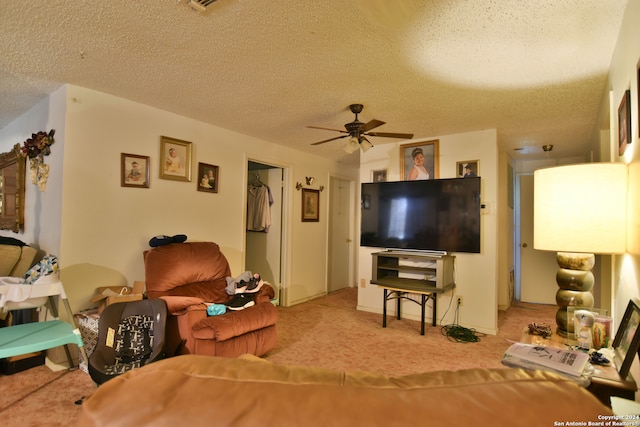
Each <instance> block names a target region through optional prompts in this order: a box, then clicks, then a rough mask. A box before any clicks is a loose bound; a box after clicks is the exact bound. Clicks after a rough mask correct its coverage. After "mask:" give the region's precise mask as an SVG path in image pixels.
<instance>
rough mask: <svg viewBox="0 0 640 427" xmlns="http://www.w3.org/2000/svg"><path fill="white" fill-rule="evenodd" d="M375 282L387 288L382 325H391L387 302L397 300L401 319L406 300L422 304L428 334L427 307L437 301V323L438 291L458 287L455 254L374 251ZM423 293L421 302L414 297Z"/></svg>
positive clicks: (433, 321)
mask: <svg viewBox="0 0 640 427" xmlns="http://www.w3.org/2000/svg"><path fill="white" fill-rule="evenodd" d="M372 257H373V260H372V261H373V262H372V275H371V283H372V284H375V285H378V286H380V287H381V288H382V289H383V291H384V292H383V306H382V327H383V328H386V327H387V302H388V301H389V300H390V299H396V300H397V310H396V318H397V319H398V320H400V317H401V314H400V306H401V304H400V302H401V300H402V299H406V300H409V301H413V302H415V303H417V304H419V305H420V306H421V329H420V334H421V335H424V318H425V307H426V304H427V301H429V299H431V300H433V319H432V325H433V326H436V321H437V304H436V301H437V300H436V297H437V294H438V293H443V292H446V291H448V290H449V289H453V288H454V287H455V281H454V262H455V257H454V256H452V255H446V254H445V255H427V254H425V253H424V252H417V251H416V252H413V251H411V252H406V251H385V252H377V253H374V254H372ZM410 294H417V295H420V301H417V300H415V299H413V298H411V297H410Z"/></svg>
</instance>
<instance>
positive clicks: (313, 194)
mask: <svg viewBox="0 0 640 427" xmlns="http://www.w3.org/2000/svg"><path fill="white" fill-rule="evenodd" d="M318 221H320V190H313V189H311V188H303V189H302V222H318Z"/></svg>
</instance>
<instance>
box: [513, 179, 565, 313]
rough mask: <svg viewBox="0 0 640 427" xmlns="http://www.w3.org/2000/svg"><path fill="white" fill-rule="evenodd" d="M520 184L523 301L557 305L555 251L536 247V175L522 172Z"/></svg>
mask: <svg viewBox="0 0 640 427" xmlns="http://www.w3.org/2000/svg"><path fill="white" fill-rule="evenodd" d="M519 183H520V185H519V189H520V227H519V229H520V236H519V242H516V243H519V246H520V301H523V302H531V303H540V304H555V303H556V292H557V291H558V285H557V284H556V273H557V271H558V264H557V263H556V253H555V252H550V251H539V250H536V249H533V175H520V176H519ZM516 295H517V292H516Z"/></svg>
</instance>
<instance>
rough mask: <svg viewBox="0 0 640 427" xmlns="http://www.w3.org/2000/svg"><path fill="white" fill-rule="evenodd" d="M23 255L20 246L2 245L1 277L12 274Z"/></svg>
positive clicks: (0, 257) (0, 253)
mask: <svg viewBox="0 0 640 427" xmlns="http://www.w3.org/2000/svg"><path fill="white" fill-rule="evenodd" d="M20 255H22V248H21V247H20V246H12V245H0V277H6V276H10V275H11V272H12V271H13V267H15V265H16V264H17V263H18V260H19V259H20Z"/></svg>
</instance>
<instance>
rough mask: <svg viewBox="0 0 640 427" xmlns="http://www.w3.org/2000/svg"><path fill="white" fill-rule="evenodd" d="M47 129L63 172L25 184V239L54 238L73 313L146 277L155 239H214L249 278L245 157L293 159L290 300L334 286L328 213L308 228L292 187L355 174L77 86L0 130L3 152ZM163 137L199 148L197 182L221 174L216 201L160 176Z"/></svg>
mask: <svg viewBox="0 0 640 427" xmlns="http://www.w3.org/2000/svg"><path fill="white" fill-rule="evenodd" d="M65 112H66V116H65ZM49 128H55V129H56V143H55V144H54V146H53V147H52V151H53V154H52V155H51V156H50V157H48V158H47V163H51V165H52V166H51V167H52V173H53V174H54V175H57V176H52V177H51V179H50V184H49V187H48V189H47V193H41V194H38V193H37V192H36V189H35V187H34V186H32V185H29V186H28V188H27V190H28V194H27V199H26V202H27V203H26V211H27V212H29V214H28V215H27V217H26V225H25V227H26V231H25V233H24V235H23V236H22V237H23V240H24V241H26V242H27V243H32V242H34V241H36V242H37V241H40V242H41V243H42V242H46V243H47V244H46V246H45V245H42V246H43V248H44V249H45V250H47V251H52V252H57V254H58V256H59V257H60V262H61V267H62V279H63V281H64V283H65V288H66V289H67V293H68V294H69V299H70V302H71V305H72V307H73V309H74V310H78V309H80V308H84V307H86V306H89V305H90V304H89V303H88V300H89V299H90V298H91V297H92V296H93V294H94V290H95V288H96V287H97V286H103V285H121V284H131V283H132V282H133V281H134V280H144V265H143V258H142V253H143V251H144V250H146V249H148V248H149V246H148V241H149V239H150V238H151V237H153V236H156V235H159V234H167V235H173V234H186V235H187V236H188V237H189V239H190V240H211V241H214V242H217V243H218V244H219V245H220V246H221V247H222V249H223V251H224V253H225V255H227V257H228V258H229V262H230V264H231V269H232V274H239V273H241V272H242V271H243V268H244V250H245V237H244V235H245V233H244V230H245V226H244V221H245V213H246V164H247V159H248V158H251V159H254V160H261V161H264V162H266V163H274V164H282V162H283V161H285V162H286V164H285V166H287V167H289V168H290V171H291V181H292V182H291V183H288V184H290V185H288V186H287V188H285V193H286V195H287V197H288V198H289V200H290V203H289V204H288V205H287V209H288V210H289V211H288V212H286V213H285V216H286V217H287V218H288V224H287V225H286V228H287V230H286V233H287V235H288V242H287V245H288V249H287V250H288V253H289V254H290V264H291V267H290V269H289V271H287V272H285V277H286V278H287V282H286V283H285V284H284V286H285V287H288V288H290V291H291V292H290V296H291V298H290V302H292V303H295V302H296V301H298V300H303V299H305V298H307V297H308V296H309V295H315V294H318V295H319V294H322V293H323V292H324V291H325V290H326V251H327V239H326V235H327V233H326V227H327V224H328V221H327V215H326V214H325V215H322V214H321V216H320V222H318V223H304V224H303V223H301V222H300V218H299V209H300V203H301V201H300V192H299V191H295V188H294V184H295V182H296V181H302V182H304V176H305V175H306V176H315V177H316V179H317V181H316V183H318V184H319V185H320V184H322V185H325V187H327V188H328V177H329V175H330V174H331V173H337V174H341V175H346V176H352V177H354V179H355V174H356V171H354V170H350V169H348V168H345V167H341V166H340V165H339V164H337V163H335V162H331V161H329V160H327V159H324V158H320V157H317V156H313V155H309V154H307V153H304V152H303V151H297V150H292V149H287V148H284V147H282V146H279V145H276V144H273V143H270V142H268V141H263V140H258V139H256V138H252V137H249V136H246V135H242V134H238V133H235V132H232V131H229V130H226V129H222V128H219V127H216V126H212V125H208V124H205V123H202V122H199V121H196V120H193V119H190V118H187V117H183V116H179V115H176V114H172V113H169V112H166V111H162V110H158V109H155V108H152V107H149V106H146V105H143V104H139V103H135V102H131V101H128V100H125V99H122V98H117V97H114V96H111V95H108V94H105V93H101V92H97V91H93V90H89V89H85V88H81V87H78V86H71V85H70V86H67V87H66V89H61V90H60V91H58V92H56V94H54V96H52V97H50V99H49V100H48V101H47V102H44V103H42V104H40V105H39V106H38V107H35V108H34V109H32V110H31V111H29V112H28V113H27V114H25V115H24V116H23V117H22V118H20V119H19V120H16V122H15V123H12V124H11V125H10V126H8V127H7V128H5V129H2V133H0V143H1V144H2V145H0V147H7V148H10V147H11V146H12V145H13V144H14V143H15V142H21V141H23V140H24V139H25V138H26V137H27V136H29V135H30V134H31V132H34V131H39V130H48V129H49ZM161 135H165V136H169V137H173V138H177V139H181V140H186V141H190V142H192V143H193V163H192V168H193V169H192V174H193V175H194V176H195V173H196V171H197V170H196V168H197V163H198V162H203V163H209V164H214V165H217V166H219V167H220V171H219V190H218V193H217V194H211V193H205V192H199V191H197V190H196V185H197V184H196V180H192V182H181V181H171V180H163V179H160V178H159V155H160V136H161ZM301 148H304V147H301ZM121 153H129V154H137V155H143V156H149V157H150V158H151V180H150V181H151V185H150V188H149V189H144V188H128V187H121V186H120V154H121ZM62 166H64V167H62ZM62 169H64V171H62ZM314 184H315V183H314ZM327 200H328V198H327V191H326V190H325V191H324V192H322V193H321V196H320V203H321V209H326V203H327ZM33 212H36V213H37V217H36V218H34V217H33V215H34V213H33ZM3 234H6V233H4V232H3ZM51 236H57V240H54V239H53V238H52V237H51ZM18 237H20V236H18ZM50 240H52V242H51V243H49V241H50Z"/></svg>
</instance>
